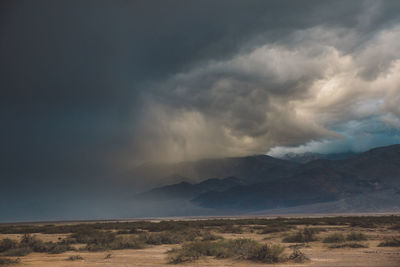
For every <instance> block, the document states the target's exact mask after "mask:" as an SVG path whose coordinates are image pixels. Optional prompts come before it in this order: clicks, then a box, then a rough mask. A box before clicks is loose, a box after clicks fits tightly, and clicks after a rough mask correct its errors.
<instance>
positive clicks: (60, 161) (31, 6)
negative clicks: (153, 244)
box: [0, 0, 400, 218]
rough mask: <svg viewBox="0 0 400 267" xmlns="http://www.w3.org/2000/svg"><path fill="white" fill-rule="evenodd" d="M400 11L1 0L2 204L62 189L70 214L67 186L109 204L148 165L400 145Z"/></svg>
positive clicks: (366, 6) (39, 201) (394, 7)
mask: <svg viewBox="0 0 400 267" xmlns="http://www.w3.org/2000/svg"><path fill="white" fill-rule="evenodd" d="M399 11H400V3H399V2H398V1H395V0H393V1H364V0H358V1H340V0H339V1H319V0H315V1H313V0H309V1H286V0H283V1H282V0H281V1H197V2H195V1H183V0H182V1H168V2H165V1H112V2H110V1H44V0H41V1H23V0H21V1H3V2H2V3H1V4H0V58H1V60H0V87H1V97H0V111H1V113H0V119H1V122H2V131H1V133H0V145H1V154H0V160H1V162H2V168H1V178H0V179H1V183H2V187H1V188H0V196H1V199H0V203H2V204H0V208H1V210H3V211H4V214H7V216H9V217H10V218H11V217H13V216H14V218H16V216H17V215H15V214H16V213H15V214H14V211H15V210H20V211H24V210H26V207H31V208H32V206H35V205H36V206H37V207H39V206H40V208H38V210H46V207H43V206H41V205H43V203H48V202H49V201H47V200H54V198H55V196H56V197H57V198H58V199H59V201H58V202H57V201H56V202H54V201H53V205H56V207H52V209H57V208H59V209H60V214H62V211H63V210H64V211H65V210H66V209H68V208H66V206H68V205H71V206H73V205H74V204H71V203H69V199H70V198H71V192H74V194H75V195H76V199H77V200H76V201H79V199H82V200H86V199H87V198H95V199H104V195H106V194H107V193H108V191H112V190H114V189H115V190H116V191H118V185H117V184H116V181H121V180H127V179H128V180H129V179H131V180H135V181H136V180H137V181H138V183H140V177H131V176H130V175H129V173H130V170H131V169H132V168H134V167H135V166H137V165H138V164H141V163H145V162H149V161H183V160H195V159H199V158H207V157H226V156H239V155H249V154H260V153H271V154H274V155H279V154H282V153H286V152H289V151H309V150H311V151H317V152H326V153H329V152H340V151H362V150H365V149H368V148H371V147H374V146H377V145H383V144H392V143H398V142H399V141H400V138H399V136H400V130H399V129H400V108H399V103H400V74H399V73H400V52H399V51H400V49H399V48H400V47H399V46H400V19H399V16H398V13H399ZM338 150H340V151H338ZM145 182H146V181H143V183H145ZM77 184H79V185H80V186H79V189H77V186H76V185H77ZM54 190H55V191H56V193H54V194H55V196H54V194H53V195H52V194H49V192H50V191H52V192H53V191H54ZM131 190H132V191H135V190H137V189H136V188H132V189H131ZM16 192H17V193H16ZM21 196H23V197H21ZM44 198H46V201H45V200H44ZM26 201H28V202H29V201H31V202H32V203H31V204H29V203H26ZM4 203H6V204H4ZM10 203H14V204H13V205H14V209H11V208H10V209H9V208H7V207H6V206H7V205H9V204H10ZM35 203H36V204H35ZM56 203H59V204H56ZM1 205H3V206H1ZM15 207H17V208H15ZM18 207H19V208H18ZM13 210H14V211H13ZM15 212H17V211H15ZM37 214H39V213H37ZM64 214H65V213H64ZM21 216H22V215H21Z"/></svg>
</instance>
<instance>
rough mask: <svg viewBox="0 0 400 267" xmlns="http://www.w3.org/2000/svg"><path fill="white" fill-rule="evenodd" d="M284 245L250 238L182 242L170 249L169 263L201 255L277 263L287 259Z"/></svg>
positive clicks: (196, 257)
mask: <svg viewBox="0 0 400 267" xmlns="http://www.w3.org/2000/svg"><path fill="white" fill-rule="evenodd" d="M284 250H285V247H283V246H280V245H275V244H272V245H268V244H266V245H261V244H259V243H257V242H256V241H254V240H251V239H234V240H218V241H216V242H212V241H194V242H191V243H187V244H184V245H183V246H182V248H181V249H175V250H172V251H170V252H169V253H170V254H172V255H171V256H170V257H169V262H170V263H175V264H176V263H182V262H190V261H194V260H197V259H198V258H199V257H201V256H214V257H215V258H236V259H246V260H252V261H260V262H264V263H278V262H283V261H286V260H288V258H287V257H285V256H284V255H283V251H284Z"/></svg>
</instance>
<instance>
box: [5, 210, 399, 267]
mask: <svg viewBox="0 0 400 267" xmlns="http://www.w3.org/2000/svg"><path fill="white" fill-rule="evenodd" d="M0 232H1V234H0V251H2V252H0V259H3V260H4V259H5V260H6V261H4V262H3V263H4V264H5V265H6V264H7V260H8V261H9V263H10V266H379V267H381V266H400V246H399V243H400V217H398V216H352V217H345V216H341V217H330V218H292V219H289V218H277V219H265V218H263V219H254V218H251V219H246V218H241V219H221V220H218V219H210V220H197V221H196V220H184V221H151V222H149V221H134V222H104V223H99V222H96V223H65V224H60V223H57V224H52V225H49V224H43V225H40V224H35V225H21V224H17V225H3V226H1V225H0ZM68 232H70V233H68ZM2 240H3V241H2ZM4 240H8V241H7V242H8V243H10V244H11V245H8V247H7V244H8V243H7V242H5V241H4ZM9 240H12V241H13V242H10V241H9ZM241 240H246V241H245V242H244V241H241ZM1 244H2V245H1ZM263 245H267V246H270V248H272V247H273V246H274V245H275V246H276V247H278V248H280V249H281V250H283V251H282V252H276V255H273V256H276V257H275V258H274V257H271V258H268V255H267V256H265V254H262V256H260V251H265V250H262V246H263ZM182 246H184V247H185V249H182ZM207 246H210V247H212V249H209V248H206V250H204V248H205V247H207ZM208 250H210V251H208ZM214 250H215V251H217V252H214ZM230 250H232V251H230ZM204 251H206V252H204ZM294 251H300V253H301V255H302V257H297V258H296V257H291V255H292V254H293V253H294ZM278 254H279V255H278ZM254 255H256V256H254ZM303 256H304V257H303ZM271 259H272V260H271ZM274 261H275V262H274ZM0 265H1V264H0Z"/></svg>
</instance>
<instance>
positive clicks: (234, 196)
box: [193, 145, 400, 210]
mask: <svg viewBox="0 0 400 267" xmlns="http://www.w3.org/2000/svg"><path fill="white" fill-rule="evenodd" d="M399 180H400V145H394V146H389V147H382V148H377V149H373V150H370V151H367V152H365V153H362V154H359V155H356V156H353V157H351V158H349V159H346V160H335V161H331V160H316V161H312V162H309V163H307V164H303V165H300V166H299V167H298V168H296V169H294V170H293V173H292V176H291V177H289V178H285V179H277V180H273V181H271V182H264V183H258V184H253V185H245V186H236V187H233V188H231V189H229V190H226V191H223V192H207V193H204V194H202V195H200V196H198V197H197V198H195V199H194V200H193V202H194V203H196V204H198V205H200V206H202V207H207V208H217V209H237V210H257V209H272V208H278V207H291V206H299V205H306V204H313V203H320V202H330V201H336V200H339V199H345V198H349V197H352V196H356V195H360V194H370V193H377V194H379V192H380V191H382V190H387V189H389V188H394V189H396V188H397V186H398V185H399Z"/></svg>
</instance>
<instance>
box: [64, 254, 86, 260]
mask: <svg viewBox="0 0 400 267" xmlns="http://www.w3.org/2000/svg"><path fill="white" fill-rule="evenodd" d="M67 260H69V261H79V260H83V257H82V256H80V255H72V256H69V257H68V258H67Z"/></svg>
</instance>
